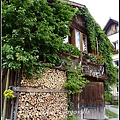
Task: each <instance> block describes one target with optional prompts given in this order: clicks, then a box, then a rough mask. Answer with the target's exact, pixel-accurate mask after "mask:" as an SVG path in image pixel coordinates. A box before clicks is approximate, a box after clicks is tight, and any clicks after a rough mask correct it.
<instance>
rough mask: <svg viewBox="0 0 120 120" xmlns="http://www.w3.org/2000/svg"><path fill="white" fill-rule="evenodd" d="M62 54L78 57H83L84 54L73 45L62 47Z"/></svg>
mask: <svg viewBox="0 0 120 120" xmlns="http://www.w3.org/2000/svg"><path fill="white" fill-rule="evenodd" d="M62 52H65V53H68V54H72V55H77V56H79V57H82V55H83V54H82V53H81V52H80V51H79V49H78V48H77V47H75V46H73V45H71V44H64V45H63V47H62Z"/></svg>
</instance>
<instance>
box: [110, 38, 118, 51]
mask: <svg viewBox="0 0 120 120" xmlns="http://www.w3.org/2000/svg"><path fill="white" fill-rule="evenodd" d="M112 44H113V46H114V48H115V49H116V50H118V49H119V48H118V40H117V41H115V42H113V43H112Z"/></svg>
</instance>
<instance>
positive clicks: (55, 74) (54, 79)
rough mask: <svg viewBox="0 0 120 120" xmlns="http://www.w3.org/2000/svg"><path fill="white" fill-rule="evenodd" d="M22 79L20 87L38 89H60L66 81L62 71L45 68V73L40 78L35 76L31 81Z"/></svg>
mask: <svg viewBox="0 0 120 120" xmlns="http://www.w3.org/2000/svg"><path fill="white" fill-rule="evenodd" d="M22 78H23V79H22V82H21V86H23V87H27V86H29V87H35V88H38V87H39V88H41V89H45V88H51V89H62V86H63V83H64V82H65V81H66V80H67V77H66V74H65V72H64V71H60V70H57V69H50V68H46V73H43V74H42V78H38V77H36V76H34V77H33V79H26V78H25V77H24V76H23V77H22Z"/></svg>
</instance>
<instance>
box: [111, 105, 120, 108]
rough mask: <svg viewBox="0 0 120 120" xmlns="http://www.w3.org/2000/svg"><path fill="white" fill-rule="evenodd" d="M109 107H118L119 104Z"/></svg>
mask: <svg viewBox="0 0 120 120" xmlns="http://www.w3.org/2000/svg"><path fill="white" fill-rule="evenodd" d="M111 107H113V108H119V106H118V105H113V106H111Z"/></svg>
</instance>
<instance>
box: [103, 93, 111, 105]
mask: <svg viewBox="0 0 120 120" xmlns="http://www.w3.org/2000/svg"><path fill="white" fill-rule="evenodd" d="M104 99H105V102H110V103H111V102H112V95H111V94H110V93H105V94H104Z"/></svg>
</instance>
